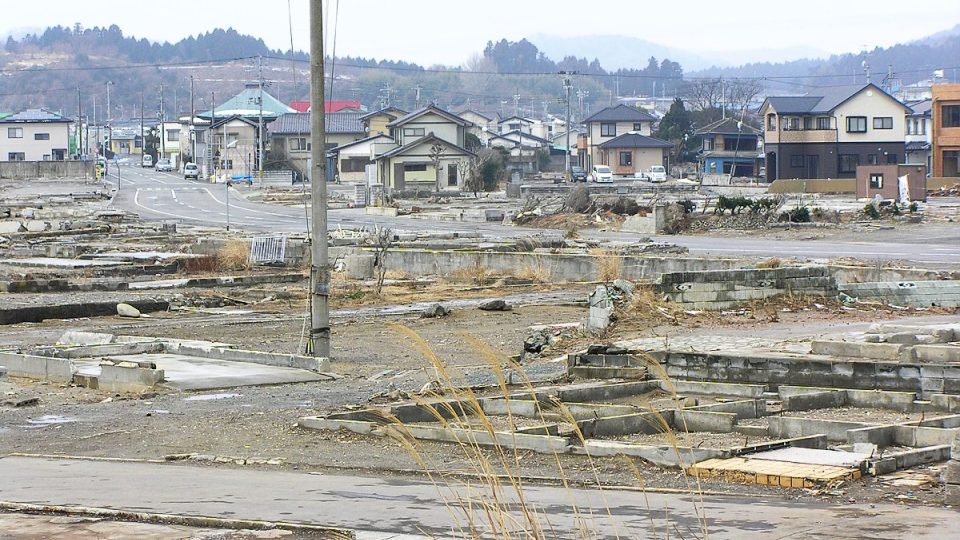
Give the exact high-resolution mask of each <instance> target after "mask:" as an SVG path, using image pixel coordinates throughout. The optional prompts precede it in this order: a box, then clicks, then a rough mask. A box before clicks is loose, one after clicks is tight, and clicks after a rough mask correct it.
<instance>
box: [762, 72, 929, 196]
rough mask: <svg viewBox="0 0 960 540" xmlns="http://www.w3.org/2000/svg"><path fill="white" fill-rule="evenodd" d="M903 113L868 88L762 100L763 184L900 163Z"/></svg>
mask: <svg viewBox="0 0 960 540" xmlns="http://www.w3.org/2000/svg"><path fill="white" fill-rule="evenodd" d="M909 113H910V109H908V108H907V107H906V105H904V104H903V103H901V102H900V101H898V100H897V99H896V98H894V97H893V96H891V95H890V94H888V93H886V92H884V91H883V90H882V89H881V88H880V87H879V86H877V85H875V84H872V83H866V84H858V85H848V86H838V87H826V88H823V89H822V90H818V91H816V92H815V93H812V94H808V95H805V96H783V97H776V96H775V97H768V98H767V99H766V100H764V102H763V105H762V106H761V107H760V114H761V117H762V118H763V123H764V150H765V152H766V168H767V180H769V181H771V182H772V181H774V180H777V179H778V178H855V177H856V174H857V166H858V165H877V164H892V165H896V164H899V163H903V160H904V159H905V156H904V153H905V133H906V130H905V124H906V118H907V114H909Z"/></svg>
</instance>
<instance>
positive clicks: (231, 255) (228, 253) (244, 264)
mask: <svg viewBox="0 0 960 540" xmlns="http://www.w3.org/2000/svg"><path fill="white" fill-rule="evenodd" d="M217 263H218V267H219V269H220V270H249V269H250V267H251V266H252V265H251V264H250V241H249V240H228V241H227V243H226V244H224V245H223V247H222V248H220V250H219V251H217Z"/></svg>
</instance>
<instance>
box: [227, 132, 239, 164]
mask: <svg viewBox="0 0 960 540" xmlns="http://www.w3.org/2000/svg"><path fill="white" fill-rule="evenodd" d="M239 141H240V134H239V133H227V146H236V145H237V142H239ZM227 168H228V169H230V168H231V167H227Z"/></svg>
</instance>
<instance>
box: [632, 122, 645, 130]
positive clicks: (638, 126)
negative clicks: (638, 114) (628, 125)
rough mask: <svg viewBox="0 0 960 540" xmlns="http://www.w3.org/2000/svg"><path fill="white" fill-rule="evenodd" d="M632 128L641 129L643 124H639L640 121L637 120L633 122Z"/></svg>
mask: <svg viewBox="0 0 960 540" xmlns="http://www.w3.org/2000/svg"><path fill="white" fill-rule="evenodd" d="M633 130H634V131H643V124H641V123H639V122H637V123H635V124H633Z"/></svg>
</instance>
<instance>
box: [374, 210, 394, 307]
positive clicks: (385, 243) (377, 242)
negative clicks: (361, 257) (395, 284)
mask: <svg viewBox="0 0 960 540" xmlns="http://www.w3.org/2000/svg"><path fill="white" fill-rule="evenodd" d="M373 241H374V251H373V255H374V258H373V268H374V270H375V271H376V273H377V274H376V278H377V296H380V292H381V291H383V279H384V277H386V275H387V251H388V250H389V249H390V247H391V246H392V245H393V229H390V228H389V227H379V226H377V228H376V229H374V231H373Z"/></svg>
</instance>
